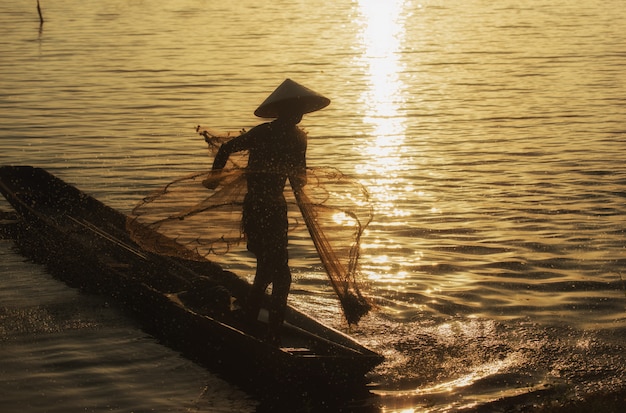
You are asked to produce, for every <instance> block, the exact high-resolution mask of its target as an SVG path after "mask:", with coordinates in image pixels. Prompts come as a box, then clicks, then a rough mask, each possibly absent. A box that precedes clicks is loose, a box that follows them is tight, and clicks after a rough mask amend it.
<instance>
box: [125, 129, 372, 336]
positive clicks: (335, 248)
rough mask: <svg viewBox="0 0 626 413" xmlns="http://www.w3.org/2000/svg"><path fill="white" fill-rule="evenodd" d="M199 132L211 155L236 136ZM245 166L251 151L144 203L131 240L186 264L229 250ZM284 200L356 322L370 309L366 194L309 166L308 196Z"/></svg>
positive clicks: (332, 172)
mask: <svg viewBox="0 0 626 413" xmlns="http://www.w3.org/2000/svg"><path fill="white" fill-rule="evenodd" d="M198 132H199V133H200V134H201V135H203V136H204V138H205V141H206V142H207V144H208V145H209V150H210V152H211V153H213V154H215V153H216V152H217V150H218V149H219V147H220V145H221V144H222V143H224V142H226V141H227V140H229V139H232V138H233V137H234V135H229V134H220V133H216V132H213V131H209V130H205V129H198ZM246 164H247V154H246V153H239V154H233V155H231V156H230V158H229V161H228V163H227V165H226V167H225V168H224V169H222V170H219V171H212V170H209V171H202V172H196V173H193V174H189V175H187V176H183V177H181V178H179V179H176V180H175V181H173V182H171V183H169V184H167V185H166V186H165V187H163V188H162V189H160V190H158V191H156V192H154V193H153V194H151V195H149V196H147V197H145V198H144V199H143V200H142V201H141V202H140V203H139V204H138V205H137V206H136V207H135V208H134V209H133V211H132V213H131V219H130V220H129V222H128V230H129V232H130V234H131V236H132V237H133V239H134V240H135V242H137V243H138V244H140V245H141V246H142V247H143V248H145V249H146V250H148V251H151V252H155V253H158V254H163V255H170V256H176V257H180V258H185V259H193V260H204V259H210V258H211V255H222V254H226V253H227V252H229V251H231V250H232V247H233V246H235V245H238V244H239V243H241V242H242V241H243V240H244V237H245V236H244V234H243V232H242V230H241V216H242V205H243V199H244V196H245V194H246V190H247V188H246V179H245V174H244V171H245V165H246ZM285 198H286V200H287V203H288V206H289V219H290V231H292V232H293V231H298V230H304V228H306V230H308V234H309V235H310V237H311V239H312V241H313V244H314V245H315V248H316V250H317V252H318V255H319V257H320V260H321V262H322V264H323V266H324V269H325V271H326V274H327V275H328V278H329V280H330V282H331V284H332V287H333V289H334V291H335V293H336V294H337V296H338V297H339V300H340V302H341V306H342V309H343V313H344V316H345V317H346V320H347V321H348V323H349V324H356V323H357V322H358V321H359V320H360V319H361V317H362V316H363V315H365V314H367V313H368V311H369V310H370V309H371V307H372V306H371V303H370V302H369V300H368V299H367V298H366V297H365V296H364V295H363V294H362V292H361V287H362V283H361V279H360V276H359V269H358V260H359V251H360V238H361V235H362V233H363V230H364V229H365V227H366V226H367V224H369V222H370V220H371V217H372V210H371V206H370V203H369V200H368V194H367V191H366V190H365V188H364V187H363V186H362V185H361V184H359V183H358V182H357V181H356V180H354V179H351V178H349V177H348V176H346V175H344V174H343V173H341V172H340V171H338V170H337V169H333V168H307V185H305V186H304V189H303V191H301V192H299V194H298V195H295V194H294V192H293V191H290V190H289V191H287V190H286V191H285ZM172 240H174V241H176V242H175V243H173V242H171V241H172ZM181 246H183V247H185V248H181Z"/></svg>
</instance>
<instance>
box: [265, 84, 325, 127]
mask: <svg viewBox="0 0 626 413" xmlns="http://www.w3.org/2000/svg"><path fill="white" fill-rule="evenodd" d="M329 104H330V99H328V98H327V97H325V96H322V95H320V94H319V93H317V92H314V91H312V90H311V89H308V88H306V87H304V86H302V85H301V84H299V83H296V82H294V81H293V80H291V79H286V80H285V81H284V82H283V83H281V84H280V86H278V87H277V88H276V90H274V92H272V94H271V95H269V96H268V98H267V99H265V101H264V102H263V103H261V105H260V106H259V107H258V108H257V109H256V110H255V111H254V114H255V115H256V116H258V117H260V118H277V117H278V116H279V115H280V114H281V113H285V112H294V111H297V112H300V113H302V114H304V113H310V112H315V111H316V110H320V109H323V108H325V107H326V106H328V105H329Z"/></svg>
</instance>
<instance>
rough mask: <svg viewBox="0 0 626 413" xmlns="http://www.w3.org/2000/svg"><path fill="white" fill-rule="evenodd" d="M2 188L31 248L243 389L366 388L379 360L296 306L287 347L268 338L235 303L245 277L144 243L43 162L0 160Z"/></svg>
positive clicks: (61, 274) (20, 240) (21, 242)
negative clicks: (24, 163)
mask: <svg viewBox="0 0 626 413" xmlns="http://www.w3.org/2000/svg"><path fill="white" fill-rule="evenodd" d="M0 192H1V193H2V194H3V195H4V196H5V198H6V199H7V200H8V201H9V203H10V204H11V205H12V206H13V208H14V209H15V211H16V212H17V215H18V216H19V218H20V222H21V224H20V227H21V230H20V231H18V232H17V234H16V236H15V238H16V243H17V244H18V246H19V247H20V250H21V251H22V252H23V253H24V254H25V255H27V256H29V257H30V258H31V259H34V260H36V261H39V262H42V263H44V264H46V265H47V267H48V268H49V270H50V272H51V273H52V274H54V275H55V276H57V277H58V278H61V279H62V280H63V281H65V282H66V283H68V284H69V285H71V286H74V287H78V288H81V289H84V290H87V291H90V292H97V293H101V294H108V295H111V296H113V297H115V298H116V299H117V300H119V301H120V302H121V303H123V304H124V305H125V306H127V307H128V308H129V309H131V310H132V311H133V313H134V315H135V316H136V317H137V318H138V319H139V320H140V321H141V322H142V325H143V327H144V328H145V329H146V331H148V332H149V333H151V334H153V335H154V336H155V337H157V338H158V339H160V340H162V341H163V342H164V343H166V344H167V345H169V346H170V347H172V348H174V349H176V350H178V351H181V352H182V353H183V354H185V355H186V356H187V357H189V358H191V359H193V360H194V361H196V362H198V363H200V364H202V365H205V366H208V367H210V368H213V369H217V371H218V372H219V373H220V374H221V375H224V376H226V378H228V379H231V380H234V381H235V382H236V383H237V384H240V385H242V387H244V388H245V387H250V386H253V387H255V388H257V389H258V388H259V385H260V384H267V386H268V387H272V388H276V386H289V387H292V386H294V385H305V386H316V385H318V384H319V383H323V384H324V385H325V386H328V385H332V386H346V385H347V386H363V385H364V384H365V383H366V379H365V375H366V374H367V373H368V372H369V371H370V370H371V369H372V368H374V367H375V366H376V365H377V364H379V363H380V362H381V361H382V357H381V356H380V355H379V354H377V353H375V352H373V351H371V350H370V349H368V348H366V347H364V346H363V345H361V344H359V343H358V342H356V341H355V340H354V339H352V338H351V337H349V336H348V335H346V334H344V333H342V332H340V331H338V330H335V329H332V328H329V327H327V326H325V325H323V324H322V323H320V322H318V321H316V320H315V319H313V318H311V317H309V316H307V315H305V314H303V313H302V312H300V311H298V310H296V309H295V308H293V307H291V306H290V307H289V309H288V312H287V316H286V321H285V324H284V327H283V329H282V337H281V346H275V345H272V344H270V343H268V342H266V341H264V340H263V338H262V337H261V335H260V334H259V332H260V331H264V323H266V321H264V320H263V317H260V319H259V320H258V322H257V323H256V324H251V323H245V322H243V321H242V320H241V318H240V317H237V311H233V310H231V308H230V307H231V306H230V303H231V302H232V299H231V297H235V298H236V297H239V296H242V295H245V294H246V292H247V291H248V288H249V284H248V283H247V282H246V281H244V280H242V279H240V278H239V277H237V276H236V275H235V274H233V273H230V272H228V271H224V270H223V269H222V268H221V267H220V266H218V265H217V264H215V263H213V262H210V261H208V260H205V261H193V260H186V259H181V258H171V257H165V256H161V255H156V254H152V253H149V252H146V251H144V250H142V249H141V248H140V247H139V246H138V245H137V244H135V243H134V242H133V241H132V240H131V239H130V237H129V236H128V235H127V231H126V225H127V219H128V217H127V216H126V215H124V214H122V213H120V212H118V211H116V210H114V209H112V208H110V207H108V206H106V205H104V204H103V203H101V202H99V201H98V200H96V199H95V198H93V197H91V196H90V195H87V194H85V193H83V192H82V191H80V190H79V189H77V188H76V187H74V186H71V185H69V184H67V183H65V182H64V181H62V180H61V179H59V178H57V177H55V176H53V175H51V174H49V173H48V172H47V171H45V170H43V169H40V168H34V167H30V166H3V167H0ZM164 242H169V243H173V244H175V241H174V240H171V239H165V238H164ZM181 248H182V247H181Z"/></svg>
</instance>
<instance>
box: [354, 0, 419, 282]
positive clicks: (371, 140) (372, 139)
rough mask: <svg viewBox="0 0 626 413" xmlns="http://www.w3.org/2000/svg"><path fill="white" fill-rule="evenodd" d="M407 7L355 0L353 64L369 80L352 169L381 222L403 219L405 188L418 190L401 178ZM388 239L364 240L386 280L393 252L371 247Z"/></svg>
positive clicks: (396, 1) (405, 161)
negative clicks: (361, 136)
mask: <svg viewBox="0 0 626 413" xmlns="http://www.w3.org/2000/svg"><path fill="white" fill-rule="evenodd" d="M408 7H409V2H408V1H407V0H390V1H385V2H381V1H377V0H359V1H358V22H359V24H360V27H361V33H360V41H361V49H362V53H361V54H360V55H359V57H358V60H357V64H358V65H359V66H360V67H362V68H363V70H364V71H365V78H366V82H367V83H366V87H365V89H364V91H363V93H362V95H361V101H362V110H363V124H364V127H365V132H366V133H364V136H365V138H366V140H365V142H364V143H363V148H361V153H362V155H363V161H362V163H361V164H360V165H358V166H357V167H356V172H357V174H358V175H359V176H360V177H361V178H362V180H363V181H364V183H365V185H366V187H367V188H368V191H369V193H370V199H371V201H372V204H373V208H374V214H375V215H376V216H377V217H378V218H377V220H378V224H379V225H385V226H395V225H401V226H402V225H406V218H408V217H409V216H410V215H411V211H410V210H408V209H407V206H406V204H403V202H402V200H403V199H405V198H406V197H405V193H406V191H411V192H415V191H416V190H417V189H416V188H414V186H413V185H412V184H409V183H406V182H404V178H402V176H405V175H406V174H405V173H403V172H404V171H406V170H407V169H409V168H410V167H411V165H410V158H409V157H408V156H407V155H406V154H405V153H404V147H405V141H406V123H407V122H406V121H407V119H406V115H405V114H404V112H403V110H402V108H403V107H405V106H406V104H405V103H406V102H405V100H406V89H407V88H406V85H405V84H404V83H403V81H402V78H401V74H402V73H403V72H404V71H405V68H404V66H403V62H402V59H401V56H402V46H403V43H404V36H405V18H406V15H407V13H406V9H407V8H408ZM383 222H384V224H383ZM392 242H393V241H392V240H389V239H387V240H373V241H372V242H371V243H368V244H366V245H362V248H363V249H364V250H369V251H368V253H370V254H371V256H370V257H369V258H368V260H369V261H370V263H371V264H373V265H374V266H375V267H376V268H377V269H378V271H384V272H385V273H386V277H385V278H386V279H387V280H388V279H389V278H387V277H390V276H391V274H390V271H391V269H392V268H391V267H392V262H391V261H392V258H390V257H388V256H387V255H385V254H382V253H380V252H375V251H377V250H378V251H380V249H381V247H383V249H393V245H391V243H392ZM381 243H382V244H384V245H381ZM375 272H376V270H374V271H372V272H371V273H370V274H369V275H368V276H369V277H370V279H376V278H378V275H377V274H376V273H375ZM396 272H397V274H395V275H394V276H393V278H396V277H397V279H398V280H401V279H402V278H403V277H402V276H401V273H400V272H399V271H396Z"/></svg>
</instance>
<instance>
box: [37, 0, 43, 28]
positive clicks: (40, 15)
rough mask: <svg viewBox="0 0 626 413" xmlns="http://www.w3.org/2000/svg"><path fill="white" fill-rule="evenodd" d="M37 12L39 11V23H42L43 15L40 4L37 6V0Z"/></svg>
mask: <svg viewBox="0 0 626 413" xmlns="http://www.w3.org/2000/svg"><path fill="white" fill-rule="evenodd" d="M37 13H39V24H40V25H41V24H43V22H44V20H43V15H42V14H41V6H39V0H37Z"/></svg>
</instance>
